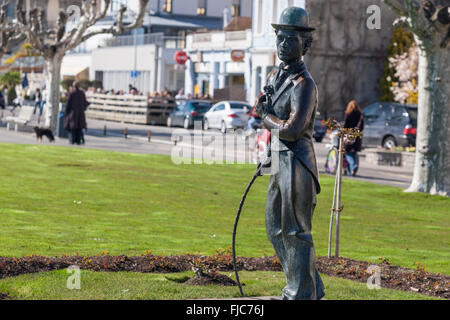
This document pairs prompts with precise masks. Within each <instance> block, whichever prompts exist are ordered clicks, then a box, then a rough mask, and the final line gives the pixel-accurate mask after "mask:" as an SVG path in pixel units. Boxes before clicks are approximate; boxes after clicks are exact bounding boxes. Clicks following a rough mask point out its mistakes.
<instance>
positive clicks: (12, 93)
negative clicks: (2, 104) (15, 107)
mask: <svg viewBox="0 0 450 320" xmlns="http://www.w3.org/2000/svg"><path fill="white" fill-rule="evenodd" d="M15 98H17V93H16V88H15V87H14V86H13V87H9V88H8V102H9V103H11V102H12V101H13V100H14V99H15Z"/></svg>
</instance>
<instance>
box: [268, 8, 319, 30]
mask: <svg viewBox="0 0 450 320" xmlns="http://www.w3.org/2000/svg"><path fill="white" fill-rule="evenodd" d="M308 23H309V19H308V13H307V12H306V10H305V9H303V8H299V7H288V8H286V9H284V10H283V12H282V13H281V16H280V21H279V23H278V24H275V23H273V24H272V27H273V28H275V29H291V30H297V31H309V32H310V31H314V30H316V29H315V28H312V27H310V26H309V25H308Z"/></svg>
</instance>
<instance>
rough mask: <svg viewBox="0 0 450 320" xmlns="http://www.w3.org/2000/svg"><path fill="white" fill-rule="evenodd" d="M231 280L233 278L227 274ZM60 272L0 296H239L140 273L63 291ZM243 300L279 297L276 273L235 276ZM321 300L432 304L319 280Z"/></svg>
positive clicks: (95, 279) (3, 287) (5, 288)
mask: <svg viewBox="0 0 450 320" xmlns="http://www.w3.org/2000/svg"><path fill="white" fill-rule="evenodd" d="M227 275H229V276H230V277H233V278H234V274H232V273H231V272H230V273H227ZM69 276H70V275H69V274H67V273H66V270H58V271H52V272H44V273H40V274H27V275H23V276H18V277H15V278H8V279H3V280H1V281H0V292H3V293H8V294H9V295H10V296H13V297H15V298H18V299H39V300H42V299H54V300H56V299H69V300H75V299H96V300H98V299H108V300H111V299H146V300H150V299H152V300H165V299H172V300H179V299H201V298H212V297H215V298H218V299H229V298H238V297H240V294H239V289H238V288H237V287H223V286H217V285H211V286H206V287H205V286H192V285H187V284H183V283H182V282H183V281H185V280H186V279H187V278H188V277H192V276H193V272H184V273H176V274H144V273H134V272H94V271H85V270H81V273H80V290H76V289H73V290H70V289H68V288H67V278H68V277H69ZM239 278H240V279H241V282H243V283H245V286H244V287H243V290H244V293H245V294H246V295H247V296H267V295H270V296H280V292H281V289H282V288H283V286H284V285H285V283H284V274H283V273H282V272H248V271H247V272H245V271H244V272H240V273H239ZM322 279H323V282H324V285H325V289H326V298H327V299H339V300H353V299H358V300H384V299H389V300H394V299H395V300H409V299H411V300H417V299H421V300H422V299H425V300H428V299H435V298H433V297H430V296H425V295H422V294H417V293H412V292H403V291H398V290H390V289H384V288H382V289H380V290H369V289H367V287H366V284H364V283H359V282H355V281H351V280H345V279H339V278H332V277H328V276H323V277H322Z"/></svg>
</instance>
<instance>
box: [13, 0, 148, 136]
mask: <svg viewBox="0 0 450 320" xmlns="http://www.w3.org/2000/svg"><path fill="white" fill-rule="evenodd" d="M148 1H149V0H139V11H138V13H137V14H136V17H135V19H134V21H133V23H131V24H129V25H124V24H123V18H124V14H125V11H126V7H124V6H121V8H120V10H119V12H118V16H117V18H116V21H115V23H114V24H112V25H111V26H109V27H104V28H100V29H96V30H93V29H92V28H91V27H93V26H94V25H95V24H96V23H97V22H98V21H100V20H102V19H103V18H105V17H106V14H107V12H108V10H109V7H110V5H111V0H103V1H99V0H85V1H81V10H80V11H79V14H80V16H79V20H78V21H77V23H76V24H75V25H74V26H73V28H72V29H71V30H67V29H66V27H67V22H68V19H69V18H71V17H73V15H74V14H77V10H73V11H72V12H71V14H66V13H65V12H63V11H61V12H60V13H59V17H58V19H57V21H56V25H55V27H54V28H51V27H49V26H48V25H47V21H46V15H45V13H44V10H43V9H42V8H35V9H32V10H31V11H29V12H28V14H27V12H25V10H24V9H23V0H18V1H17V8H16V20H17V24H18V28H19V30H21V32H23V34H25V35H26V37H27V39H28V41H29V42H30V43H31V44H32V46H33V48H34V49H35V50H37V51H39V53H40V54H41V55H42V57H43V58H44V61H45V79H46V88H47V92H48V97H47V104H46V108H47V112H46V119H45V125H46V126H49V127H50V128H51V129H52V130H55V129H56V124H57V117H58V112H59V101H60V97H61V92H60V83H61V65H62V60H63V58H64V56H65V55H66V53H67V51H69V50H73V49H75V48H76V47H77V46H78V45H79V44H80V43H82V42H84V41H86V40H87V39H89V38H91V37H93V36H95V35H98V34H113V35H118V34H121V33H124V32H128V31H130V30H132V29H134V28H139V27H141V25H142V22H143V20H144V15H145V8H146V6H147V3H148Z"/></svg>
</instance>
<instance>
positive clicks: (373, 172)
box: [0, 111, 412, 188]
mask: <svg viewBox="0 0 450 320" xmlns="http://www.w3.org/2000/svg"><path fill="white" fill-rule="evenodd" d="M7 115H9V113H8V112H7V111H6V112H4V116H7ZM88 126H89V129H88V132H87V134H86V137H85V138H86V145H84V146H71V145H69V143H68V140H67V139H63V138H58V137H56V141H55V145H59V146H70V147H75V148H94V149H103V150H113V151H120V152H134V153H148V154H164V155H171V154H172V151H173V150H174V143H173V134H174V133H176V132H177V131H179V130H180V129H181V128H167V127H165V126H150V125H137V124H123V123H118V122H111V121H100V120H92V119H89V120H88ZM105 126H106V132H107V135H106V136H104V127H105ZM125 128H127V130H128V139H125V138H124V129H125ZM25 129H26V128H25ZM28 130H29V131H28V132H26V131H19V132H14V131H7V130H6V125H5V124H4V123H3V124H1V123H0V142H3V143H22V144H39V143H38V142H37V141H36V138H35V137H34V136H33V134H32V132H31V128H28ZM149 131H151V137H152V138H151V142H148V138H147V134H148V132H149ZM185 132H186V131H185ZM195 133H196V134H205V136H204V138H205V140H206V142H205V141H203V143H202V142H200V145H199V144H198V143H197V144H195V145H194V148H193V149H192V145H191V144H189V143H186V142H180V143H179V144H178V145H177V148H178V149H180V148H188V150H194V151H193V154H194V156H198V153H196V151H195V150H197V152H198V151H199V150H200V156H201V154H202V153H201V151H202V150H201V149H202V145H203V152H204V153H206V155H205V154H204V155H203V156H204V157H205V159H206V158H208V156H210V153H211V152H210V151H211V150H212V149H211V145H212V143H211V142H209V140H210V138H211V137H219V136H220V133H219V132H218V131H215V130H211V131H208V132H206V133H205V132H202V131H195ZM189 134H191V135H192V136H194V130H189V131H188V135H189ZM236 141H244V139H242V137H239V138H236ZM43 143H44V144H48V140H47V139H46V138H45V137H44V142H43ZM238 143H239V142H238ZM314 147H315V151H316V156H317V162H318V165H319V171H320V172H321V173H325V171H324V164H325V158H326V155H327V153H328V150H327V148H326V145H325V143H315V145H314ZM208 159H210V158H208ZM230 159H231V160H237V161H240V162H249V161H250V160H251V156H250V154H249V152H248V148H247V149H244V150H243V151H242V150H241V149H239V150H237V151H236V153H235V154H234V155H233V157H232V158H230ZM344 179H356V180H362V181H369V182H374V183H378V184H383V185H391V186H395V187H400V188H407V187H408V186H409V184H410V181H411V179H412V170H411V169H404V168H399V167H388V166H377V165H372V164H367V163H365V162H364V158H361V161H360V169H359V171H358V175H357V176H356V177H345V178H344Z"/></svg>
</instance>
